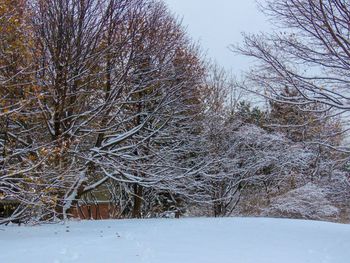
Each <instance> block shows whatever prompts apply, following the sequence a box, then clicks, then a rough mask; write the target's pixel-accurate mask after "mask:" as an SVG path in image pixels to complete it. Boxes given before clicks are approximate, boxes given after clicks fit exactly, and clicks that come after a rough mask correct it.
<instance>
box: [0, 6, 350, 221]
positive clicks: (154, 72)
mask: <svg viewBox="0 0 350 263" xmlns="http://www.w3.org/2000/svg"><path fill="white" fill-rule="evenodd" d="M208 64H209V63H208V62H206V61H205V59H204V58H203V56H202V54H201V51H200V49H199V47H198V46H196V45H195V44H193V43H192V41H191V40H190V38H189V37H188V36H187V35H186V32H185V30H184V28H183V27H182V26H181V23H180V22H179V21H178V20H177V19H176V18H174V16H173V15H172V14H171V13H170V12H169V10H168V9H167V7H166V6H165V5H164V4H163V3H162V2H160V1H151V0H45V1H26V0H16V1H9V0H0V129H1V130H0V152H1V153H0V203H5V204H6V203H15V205H14V206H13V209H12V210H11V213H10V214H7V215H6V217H5V216H4V215H2V217H3V218H2V219H0V222H1V223H8V222H10V221H20V222H38V221H52V220H56V219H66V218H67V217H69V214H70V209H71V208H72V207H73V206H74V205H75V204H76V203H77V202H78V201H81V200H85V201H94V200H101V199H102V200H109V201H110V202H112V203H114V204H115V205H116V206H117V207H118V211H119V212H118V214H117V215H115V216H116V217H118V218H128V217H137V218H139V217H151V216H163V215H166V214H167V213H168V212H174V213H177V214H185V213H187V214H193V215H197V214H202V215H203V214H204V215H214V216H228V215H232V214H255V215H258V214H267V215H272V214H273V213H277V214H280V213H281V214H282V213H283V211H284V210H283V209H282V208H281V207H280V206H278V204H279V201H278V200H279V199H278V197H283V196H285V195H288V194H290V192H291V191H296V190H297V191H300V188H302V187H305V186H306V187H308V188H310V189H312V190H313V191H314V192H315V195H316V198H312V199H313V200H311V201H310V203H311V205H314V204H313V203H312V202H313V201H320V200H321V201H320V202H323V203H324V204H327V205H328V206H327V207H328V208H329V211H331V212H329V211H328V210H327V211H326V212H329V213H328V214H327V213H326V214H327V215H326V216H320V218H321V217H322V218H323V217H332V218H335V217H337V216H338V214H339V213H340V212H339V211H340V210H341V209H343V210H344V209H347V208H344V202H343V199H344V198H345V197H346V194H345V193H346V191H347V190H346V186H344V184H343V183H344V180H343V179H344V176H345V175H344V170H341V169H342V166H343V164H344V162H340V161H339V160H340V159H341V158H343V157H344V156H342V154H341V153H339V152H333V151H331V150H330V149H329V148H327V147H324V146H322V145H320V144H315V143H314V142H315V141H317V140H319V139H320V138H323V137H324V136H326V137H327V138H330V137H329V136H328V135H329V134H333V135H334V134H335V136H332V144H333V145H339V144H340V143H341V140H342V138H341V136H340V135H337V134H340V132H341V130H342V127H341V125H340V124H339V121H337V120H336V119H334V118H330V117H328V116H329V114H328V111H327V110H326V109H325V108H324V106H322V104H318V103H315V104H312V106H309V105H306V106H305V107H313V108H303V107H294V106H293V105H292V106H291V105H289V104H286V103H283V102H278V100H277V102H276V100H275V101H272V100H271V101H270V102H269V103H268V105H267V107H265V108H264V110H262V109H259V108H252V107H250V105H249V104H248V103H247V102H244V101H243V102H242V99H241V98H240V96H239V94H240V93H241V92H242V90H239V89H237V88H236V85H234V84H233V82H232V81H231V80H230V79H228V77H227V76H226V73H225V72H224V71H222V70H221V69H219V68H218V67H216V66H208ZM294 92H296V90H295V89H289V88H285V89H284V90H283V91H282V92H280V93H279V95H280V96H281V97H283V98H285V97H290V98H293V96H294V95H293V94H294ZM306 112H307V113H306ZM344 158H345V157H344ZM333 175H334V176H333ZM342 178H343V179H342ZM342 180H343V181H342ZM310 182H311V183H312V185H310V184H308V183H310ZM327 187H328V188H329V191H328V190H327V189H328V188H327ZM326 188H327V189H326ZM302 189H303V188H302ZM320 189H321V190H320ZM326 190H327V191H328V192H327V193H329V195H328V194H327V193H326ZM307 192H309V191H307ZM292 194H293V192H292ZM276 198H277V199H276ZM287 199H288V200H291V198H289V197H288V196H287ZM274 200H275V201H274ZM332 200H334V202H333V201H332ZM296 202H297V201H296ZM284 203H285V202H284ZM319 207H320V208H321V210H322V206H317V207H316V208H319ZM198 209H199V211H198ZM301 209H304V210H305V211H307V210H308V208H307V207H306V208H305V207H302V208H301ZM337 209H340V210H337ZM282 210H283V211H282ZM343 210H341V211H343ZM276 211H277V212H276ZM322 211H324V210H322ZM322 211H321V212H320V213H321V214H322ZM344 211H345V210H344ZM299 212H300V211H299ZM292 216H299V217H303V216H304V214H303V213H301V214H300V215H297V212H295V213H294V214H293V215H292ZM0 217H1V214H0Z"/></svg>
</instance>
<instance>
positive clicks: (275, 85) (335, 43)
mask: <svg viewBox="0 0 350 263" xmlns="http://www.w3.org/2000/svg"><path fill="white" fill-rule="evenodd" d="M263 10H264V11H265V12H266V13H267V14H268V15H269V16H270V17H271V19H272V20H273V21H276V24H277V25H280V27H279V28H276V30H275V32H274V33H272V34H259V35H245V39H244V44H243V46H241V47H235V48H234V50H235V51H236V52H239V53H241V54H243V55H246V56H249V57H253V58H256V59H257V61H258V63H259V64H258V65H257V67H256V69H254V70H253V71H252V72H250V73H248V74H247V79H246V83H245V84H242V85H243V86H245V88H246V89H249V90H254V92H257V93H258V94H260V95H262V96H265V97H266V98H268V99H272V100H274V101H276V102H281V103H289V104H292V105H294V106H295V107H299V108H300V109H301V110H303V111H313V112H323V113H326V114H323V115H322V116H321V117H320V118H330V117H332V116H333V115H339V114H344V115H346V113H347V112H348V110H349V91H348V84H349V74H348V71H349V58H350V57H349V51H348V49H349V41H348V35H349V27H348V24H349V17H350V16H349V14H350V10H349V5H348V3H347V2H346V1H345V2H344V1H333V0H332V1H331V0H329V1H324V0H320V1H312V0H283V1H267V3H266V5H265V6H264V7H263ZM254 88H257V89H254ZM286 88H287V89H289V90H290V91H296V93H294V95H293V96H289V95H286V93H285V92H284V90H285V89H286ZM315 104H319V105H320V104H321V105H323V107H319V106H318V107H317V106H316V107H315ZM313 105H314V106H313ZM346 128H347V127H346ZM333 135H334V136H337V134H333ZM330 136H332V134H330ZM324 143H325V144H328V142H327V141H324Z"/></svg>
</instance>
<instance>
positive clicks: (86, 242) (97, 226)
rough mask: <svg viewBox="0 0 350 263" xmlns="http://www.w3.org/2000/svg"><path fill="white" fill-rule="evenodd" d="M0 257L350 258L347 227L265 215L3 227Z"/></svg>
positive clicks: (340, 261)
mask: <svg viewBox="0 0 350 263" xmlns="http://www.w3.org/2000/svg"><path fill="white" fill-rule="evenodd" d="M0 262H11V263H16V262H28V263H40V262H45V263H50V262H52V263H64V262H83V263H89V262H103V263H109V262H113V263H118V262H119V263H136V262H149V263H171V262H174V263H175V262H176V263H187V262H188V263H206V262H207V263H215V262H218V263H223V262H232V263H331V262H332V263H349V262H350V226H349V225H341V224H333V223H325V222H316V221H303V220H288V219H268V218H220V219H210V218H209V219H205V218H197V219H147V220H105V221H80V222H79V221H75V222H68V223H66V224H52V225H42V226H32V227H28V226H20V227H18V226H14V225H13V226H7V227H4V226H2V227H0Z"/></svg>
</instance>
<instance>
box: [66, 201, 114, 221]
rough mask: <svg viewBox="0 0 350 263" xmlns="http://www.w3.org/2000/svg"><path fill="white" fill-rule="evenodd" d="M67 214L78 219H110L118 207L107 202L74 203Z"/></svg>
mask: <svg viewBox="0 0 350 263" xmlns="http://www.w3.org/2000/svg"><path fill="white" fill-rule="evenodd" d="M69 214H70V215H71V217H73V218H80V219H95V220H98V219H110V218H116V216H117V215H118V209H117V207H116V205H114V204H108V203H102V204H87V205H75V206H74V207H72V208H71V209H70V210H69Z"/></svg>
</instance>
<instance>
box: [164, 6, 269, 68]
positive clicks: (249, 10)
mask: <svg viewBox="0 0 350 263" xmlns="http://www.w3.org/2000/svg"><path fill="white" fill-rule="evenodd" d="M164 1H165V3H167V5H168V6H169V8H170V10H172V11H173V12H175V13H176V14H177V15H178V16H179V17H181V18H183V24H184V25H185V26H187V30H188V33H189V35H190V36H191V37H192V38H193V40H195V41H199V43H200V44H201V46H202V48H203V50H204V51H207V54H208V57H209V58H212V59H215V60H216V61H217V62H218V64H219V65H222V66H224V67H225V68H226V69H227V70H231V69H232V71H233V73H235V74H239V73H240V71H241V70H244V69H247V68H248V67H249V64H250V62H251V61H249V60H248V59H246V58H243V57H240V56H236V55H235V54H233V53H232V52H231V51H230V50H228V46H229V45H230V44H237V43H240V42H241V41H242V35H241V33H242V32H250V33H258V32H260V31H268V30H269V28H270V26H269V24H268V22H267V19H266V18H265V17H264V15H263V14H261V13H260V12H259V11H258V8H257V4H256V2H255V0H164Z"/></svg>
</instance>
